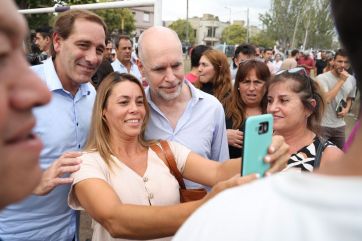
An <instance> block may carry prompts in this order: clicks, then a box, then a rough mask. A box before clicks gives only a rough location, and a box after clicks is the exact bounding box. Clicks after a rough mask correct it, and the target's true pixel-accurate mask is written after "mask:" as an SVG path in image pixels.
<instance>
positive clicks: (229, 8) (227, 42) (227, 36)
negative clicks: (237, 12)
mask: <svg viewBox="0 0 362 241" xmlns="http://www.w3.org/2000/svg"><path fill="white" fill-rule="evenodd" d="M225 8H226V9H228V10H229V27H230V25H231V7H228V6H226V7H225ZM229 33H230V28H229V29H228V31H227V35H226V44H229Z"/></svg>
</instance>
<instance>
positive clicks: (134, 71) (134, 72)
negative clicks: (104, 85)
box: [111, 59, 142, 81]
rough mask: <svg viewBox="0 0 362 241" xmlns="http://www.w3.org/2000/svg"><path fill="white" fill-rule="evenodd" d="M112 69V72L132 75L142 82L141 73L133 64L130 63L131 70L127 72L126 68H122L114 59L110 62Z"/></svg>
mask: <svg viewBox="0 0 362 241" xmlns="http://www.w3.org/2000/svg"><path fill="white" fill-rule="evenodd" d="M111 65H112V68H113V70H114V71H117V72H119V73H128V74H132V75H133V76H134V77H136V78H137V79H138V80H139V81H142V75H141V72H140V71H139V69H138V67H137V65H136V64H134V63H133V62H132V61H131V69H130V72H128V70H127V68H126V66H124V65H123V64H122V63H121V62H120V61H119V60H118V59H116V60H115V61H113V62H112V64H111Z"/></svg>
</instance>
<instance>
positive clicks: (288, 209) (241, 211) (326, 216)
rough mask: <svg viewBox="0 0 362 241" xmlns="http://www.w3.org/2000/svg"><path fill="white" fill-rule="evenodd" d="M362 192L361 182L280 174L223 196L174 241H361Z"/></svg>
mask: <svg viewBox="0 0 362 241" xmlns="http://www.w3.org/2000/svg"><path fill="white" fill-rule="evenodd" d="M361 187H362V177H361V176H359V177H336V176H333V177H332V176H326V175H317V174H300V173H295V172H290V173H280V174H277V175H274V176H272V177H269V178H264V179H262V180H258V181H255V182H253V183H251V184H247V185H244V186H241V187H236V188H232V189H229V190H226V191H225V192H222V193H221V194H219V195H218V196H216V197H215V198H214V199H212V200H210V201H209V202H208V203H206V204H205V205H203V206H202V207H201V208H199V209H198V210H197V211H196V212H195V213H194V214H193V215H192V216H191V217H190V218H189V219H188V220H187V221H186V222H185V223H184V225H183V226H182V227H181V228H180V229H179V231H178V232H177V234H176V235H175V237H174V239H173V240H175V241H181V240H182V241H183V240H188V241H193V240H195V241H196V240H197V241H203V240H205V241H206V240H207V241H213V240H215V241H216V240H218V241H219V240H227V241H233V240H247V241H251V240H273V241H280V240H293V241H305V240H308V241H314V240H315V241H322V240H328V241H340V240H348V241H354V240H356V241H357V240H361V238H362V192H361Z"/></svg>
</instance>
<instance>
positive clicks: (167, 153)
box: [150, 140, 186, 189]
mask: <svg viewBox="0 0 362 241" xmlns="http://www.w3.org/2000/svg"><path fill="white" fill-rule="evenodd" d="M160 144H161V146H162V149H161V148H160V147H159V146H158V145H157V144H152V145H151V146H150V148H151V149H152V150H153V151H154V152H155V153H156V154H157V156H158V157H159V158H160V159H161V160H163V161H164V162H165V163H166V165H167V166H168V167H169V169H170V172H171V174H172V175H174V176H175V178H176V180H177V181H178V183H179V186H180V187H181V188H182V189H185V188H186V186H185V183H184V180H183V178H182V175H181V173H180V171H179V170H178V168H177V166H176V162H175V158H174V155H173V153H172V151H171V149H170V146H169V144H168V142H167V141H164V140H160Z"/></svg>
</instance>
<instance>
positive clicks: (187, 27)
mask: <svg viewBox="0 0 362 241" xmlns="http://www.w3.org/2000/svg"><path fill="white" fill-rule="evenodd" d="M186 43H187V44H188V43H189V0H186Z"/></svg>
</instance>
